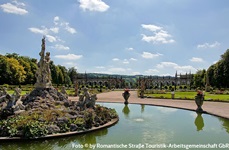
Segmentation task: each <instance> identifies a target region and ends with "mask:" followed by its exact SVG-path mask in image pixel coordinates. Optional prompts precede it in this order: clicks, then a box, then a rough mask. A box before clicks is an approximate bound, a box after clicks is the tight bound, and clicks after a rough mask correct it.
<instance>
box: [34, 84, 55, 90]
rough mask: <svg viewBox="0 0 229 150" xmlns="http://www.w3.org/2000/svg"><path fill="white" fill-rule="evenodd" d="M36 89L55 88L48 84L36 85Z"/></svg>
mask: <svg viewBox="0 0 229 150" xmlns="http://www.w3.org/2000/svg"><path fill="white" fill-rule="evenodd" d="M34 86H35V88H39V89H49V88H53V86H52V83H51V82H48V83H35V85H34Z"/></svg>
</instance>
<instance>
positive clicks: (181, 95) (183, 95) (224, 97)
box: [144, 92, 229, 102]
mask: <svg viewBox="0 0 229 150" xmlns="http://www.w3.org/2000/svg"><path fill="white" fill-rule="evenodd" d="M144 95H145V96H147V97H154V98H168V99H170V98H171V93H170V92H166V93H165V94H144ZM195 96H196V92H175V99H191V100H194V99H195ZM204 98H205V100H213V101H218V100H219V101H228V102H229V94H210V93H208V92H205V97H204Z"/></svg>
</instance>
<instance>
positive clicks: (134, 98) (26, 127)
mask: <svg viewBox="0 0 229 150" xmlns="http://www.w3.org/2000/svg"><path fill="white" fill-rule="evenodd" d="M45 50H46V49H45V38H43V39H42V45H41V51H40V53H39V55H40V60H39V61H37V60H35V59H31V58H29V57H24V56H19V55H18V54H7V55H6V56H2V55H1V56H0V58H1V59H0V65H1V76H0V77H1V84H2V85H1V93H0V140H2V141H3V140H4V141H11V140H22V141H23V140H28V139H29V140H31V139H33V140H34V139H49V138H51V139H52V138H54V137H62V136H70V135H71V136H72V135H76V136H73V137H69V138H66V142H65V143H64V147H71V148H79V149H88V148H90V149H94V148H97V149H99V148H113V149H116V148H123V149H127V148H128V149H136V148H148V149H152V148H162V147H163V148H176V147H182V148H187V147H186V146H187V145H176V144H171V143H170V144H169V143H168V141H164V144H163V145H157V144H155V143H160V142H161V141H160V139H158V138H157V137H158V136H159V134H161V133H158V132H161V131H163V130H166V133H164V134H165V136H166V137H170V136H172V135H170V131H173V132H174V134H173V136H174V137H175V138H171V139H173V140H172V142H174V143H178V142H179V141H180V140H181V139H182V138H183V136H181V137H182V138H181V137H180V135H179V134H178V133H179V132H181V129H183V127H182V126H183V125H184V124H183V123H184V122H183V121H182V119H179V118H183V119H187V118H188V120H192V118H190V115H187V114H189V113H190V112H189V111H184V110H182V111H183V112H182V111H181V110H178V109H172V108H166V109H163V108H161V107H153V106H145V105H156V106H158V105H159V106H166V107H175V108H182V109H188V110H192V111H194V112H195V113H196V114H195V115H196V117H195V119H194V126H195V128H196V129H195V130H196V131H197V132H200V131H202V130H204V128H205V123H206V122H207V124H214V123H213V122H217V120H216V118H212V119H210V122H208V121H206V122H205V121H204V118H208V116H205V115H207V114H213V115H216V116H221V117H223V118H218V120H219V121H220V122H222V126H214V127H215V128H216V130H217V131H218V130H219V132H223V133H222V135H221V136H222V137H224V138H223V139H224V140H226V141H227V137H228V133H229V122H228V118H229V117H228V116H227V113H223V114H222V113H221V112H220V113H218V112H217V110H216V112H217V113H214V112H215V110H214V109H213V110H212V109H208V108H207V107H203V106H204V105H205V104H204V103H206V105H208V106H209V105H211V103H209V102H204V101H215V100H218V101H225V102H227V101H228V100H229V95H228V94H229V92H228V83H225V82H220V81H222V80H225V81H226V80H228V78H227V77H228V75H229V74H227V73H228V70H229V69H228V70H227V67H228V65H227V64H228V60H229V50H227V51H226V52H225V54H223V55H222V59H221V60H220V61H219V62H218V63H216V64H215V65H213V66H210V67H209V69H208V70H207V71H206V70H200V71H198V72H197V73H196V74H192V73H191V72H190V73H186V74H177V73H175V76H174V77H172V76H143V75H139V76H125V75H106V74H92V73H77V72H76V70H75V69H74V68H70V69H66V68H65V67H63V66H60V65H57V66H56V65H55V64H54V63H53V62H52V61H51V58H50V56H51V55H50V53H49V52H45ZM21 64H22V65H21ZM14 65H17V67H12V66H14ZM222 66H223V67H222ZM3 68H4V69H5V70H7V69H8V70H7V71H5V73H3ZM222 68H223V69H222ZM225 68H226V69H225ZM220 69H221V70H220ZM220 71H221V72H223V73H224V74H223V76H219V75H218V73H219V72H220ZM10 72H11V73H10ZM12 72H14V73H15V78H14V77H12V76H10V74H12ZM9 79H10V80H9ZM15 83H17V84H16V85H15ZM123 89H125V90H124V92H123ZM203 91H204V92H205V93H204V92H203ZM97 94H99V95H98V96H97ZM117 94H118V95H117ZM182 94H183V97H182ZM100 95H103V96H100ZM177 95H178V96H177ZM120 97H121V98H120ZM100 98H101V99H100ZM166 99H167V100H166ZM178 99H183V100H184V101H182V102H181V103H180V102H179V100H178ZM188 99H190V100H188ZM177 100H178V101H177ZM97 101H99V102H100V103H97ZM160 101H161V102H163V103H166V104H160ZM104 102H109V103H104ZM111 102H119V103H122V104H114V103H111ZM123 103H124V104H123ZM130 103H136V104H141V105H133V104H130ZM158 103H159V104H158ZM216 104H217V106H216V107H214V108H215V109H220V108H219V107H222V109H223V110H225V109H227V108H228V107H227V106H228V103H224V104H223V103H216ZM138 106H141V112H140V114H141V117H139V114H138V113H137V114H135V113H136V110H138ZM205 108H206V110H205ZM159 110H163V111H164V112H160V111H159ZM145 111H146V112H145ZM174 111H175V112H177V113H178V114H184V116H180V117H177V116H174V115H172V114H170V115H169V116H168V114H167V113H168V112H170V113H171V112H174ZM133 112H134V113H133ZM164 113H165V114H164ZM134 114H135V115H134ZM152 114H154V115H155V116H159V118H166V119H158V117H155V116H154V115H152ZM178 114H177V115H178ZM185 114H186V116H185ZM224 114H225V115H224ZM149 115H152V116H151V117H152V118H153V119H152V118H150V119H149V118H147V117H148V116H149ZM192 115H193V114H192ZM171 118H173V119H174V120H171ZM147 120H148V122H149V121H150V124H149V126H148V123H147ZM165 121H166V123H165ZM119 122H120V123H119ZM155 122H157V124H158V125H159V126H157V124H155ZM174 123H175V124H176V125H175V126H178V129H174V128H173V129H171V128H170V127H175V126H173V124H174ZM167 124H171V126H167ZM139 125H141V126H142V127H140V129H139ZM109 127H110V128H109ZM126 127H127V128H128V130H132V128H133V129H135V131H134V132H133V133H134V134H133V135H132V136H133V137H134V138H133V137H129V136H128V134H124V133H125V132H126V130H127V129H126ZM130 127H131V128H130ZM186 127H187V128H189V129H191V128H192V127H193V123H188V124H187V125H186ZM141 129H146V130H147V132H148V131H150V132H152V133H153V134H152V135H150V134H149V133H147V134H149V137H150V138H148V137H147V138H145V137H144V134H143V133H144V132H145V131H142V130H141ZM95 130H98V131H97V132H95ZM222 130H223V131H222ZM108 131H109V132H108ZM182 132H183V133H186V132H189V134H192V132H193V131H187V130H185V131H182ZM117 134H118V136H117V137H116V135H117ZM139 135H140V136H139ZM154 135H158V136H156V137H154ZM185 135H186V134H185ZM187 135H188V134H187ZM103 136H105V137H106V136H107V140H106V138H103ZM122 136H123V137H124V139H128V140H122V142H123V143H120V137H122ZM142 136H143V137H142ZM201 136H202V135H201ZM208 136H212V137H216V139H214V140H212V141H210V142H221V141H219V139H220V138H219V137H218V136H217V134H215V133H212V132H209V131H207V136H206V137H208ZM98 137H101V138H98ZM193 137H195V138H194V139H198V138H200V137H199V134H195V135H193ZM206 137H204V139H205V142H209V140H206V139H207V138H206ZM144 138H145V143H139V141H140V140H142V139H144ZM155 138H156V139H155ZM187 138H188V137H185V139H187ZM101 139H103V140H101ZM110 139H112V140H110ZM152 139H154V140H153V143H151V142H152ZM217 140H218V141H217ZM69 142H70V143H69ZM103 142H105V143H103ZM112 142H113V143H112ZM185 142H186V141H185ZM185 142H184V143H185ZM188 142H190V141H188ZM192 142H193V143H195V144H196V145H195V144H194V145H192V146H194V148H198V147H199V146H201V147H202V148H203V147H206V148H209V147H210V148H219V147H224V148H225V147H226V148H227V147H229V145H227V143H226V144H222V145H214V144H212V145H211V144H210V145H204V144H202V145H197V144H198V143H196V141H195V140H193V141H192ZM46 143H49V144H48V145H47V147H52V146H57V145H58V147H59V146H60V145H61V140H55V141H51V140H50V141H49V142H46ZM57 143H58V144H57ZM102 143H103V144H102ZM11 144H12V145H13V146H17V147H18V146H19V147H21V148H24V147H26V148H27V147H28V146H27V145H26V144H25V143H24V142H22V143H19V144H17V143H16V144H13V143H11ZM11 144H9V145H8V144H5V145H4V146H5V147H10V146H11ZM41 145H44V142H41V143H40V144H38V143H36V142H31V143H30V144H29V147H30V148H33V147H34V146H41ZM0 146H1V145H0ZM160 146H162V147H160ZM38 149H40V148H38Z"/></svg>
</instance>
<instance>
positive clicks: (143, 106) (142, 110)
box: [141, 104, 145, 113]
mask: <svg viewBox="0 0 229 150" xmlns="http://www.w3.org/2000/svg"><path fill="white" fill-rule="evenodd" d="M144 111H145V105H144V104H141V113H143V112H144Z"/></svg>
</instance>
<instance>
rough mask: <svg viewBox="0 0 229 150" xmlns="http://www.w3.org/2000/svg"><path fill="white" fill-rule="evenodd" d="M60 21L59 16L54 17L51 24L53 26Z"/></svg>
mask: <svg viewBox="0 0 229 150" xmlns="http://www.w3.org/2000/svg"><path fill="white" fill-rule="evenodd" d="M59 20H60V18H59V16H56V17H54V19H53V22H54V24H55V25H58V24H59V23H58V21H59Z"/></svg>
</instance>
